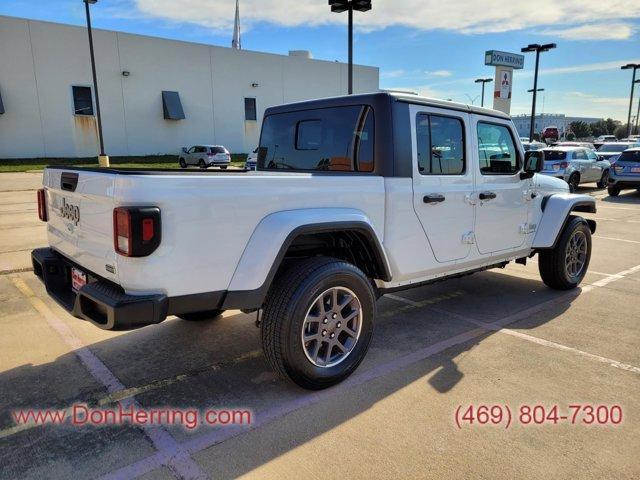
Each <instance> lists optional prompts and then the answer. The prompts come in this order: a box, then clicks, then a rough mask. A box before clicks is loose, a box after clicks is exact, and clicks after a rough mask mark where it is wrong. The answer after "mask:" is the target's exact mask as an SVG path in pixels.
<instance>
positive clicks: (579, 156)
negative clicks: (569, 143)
mask: <svg viewBox="0 0 640 480" xmlns="http://www.w3.org/2000/svg"><path fill="white" fill-rule="evenodd" d="M573 158H575V159H576V160H586V159H587V154H586V152H585V151H584V150H576V151H574V152H573Z"/></svg>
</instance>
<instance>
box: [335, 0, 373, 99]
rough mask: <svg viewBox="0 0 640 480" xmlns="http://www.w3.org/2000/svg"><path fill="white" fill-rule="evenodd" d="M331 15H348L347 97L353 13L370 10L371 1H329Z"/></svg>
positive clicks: (350, 80) (351, 70)
mask: <svg viewBox="0 0 640 480" xmlns="http://www.w3.org/2000/svg"><path fill="white" fill-rule="evenodd" d="M329 6H330V7H331V11H332V12H333V13H342V12H348V13H349V74H348V75H349V95H351V94H352V93H353V12H354V10H356V11H358V12H368V11H369V10H371V0H329Z"/></svg>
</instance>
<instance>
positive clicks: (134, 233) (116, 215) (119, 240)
mask: <svg viewBox="0 0 640 480" xmlns="http://www.w3.org/2000/svg"><path fill="white" fill-rule="evenodd" d="M161 227H162V225H161V223H160V209H159V208H158V207H118V208H114V209H113V247H114V248H115V250H116V252H117V253H119V254H120V255H124V256H125V257H146V256H147V255H151V253H153V252H154V251H155V249H156V248H158V246H159V245H160V240H161V236H162V230H161Z"/></svg>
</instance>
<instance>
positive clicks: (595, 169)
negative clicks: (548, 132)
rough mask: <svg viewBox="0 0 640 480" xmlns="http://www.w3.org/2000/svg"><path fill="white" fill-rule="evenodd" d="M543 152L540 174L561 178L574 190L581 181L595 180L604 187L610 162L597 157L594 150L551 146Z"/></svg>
mask: <svg viewBox="0 0 640 480" xmlns="http://www.w3.org/2000/svg"><path fill="white" fill-rule="evenodd" d="M542 151H543V152H544V159H545V161H544V169H543V170H542V172H540V173H542V174H544V175H550V176H552V177H556V178H561V179H562V180H564V181H565V182H567V183H568V184H569V188H570V189H571V191H572V192H574V191H575V190H576V189H577V188H578V185H580V184H581V183H589V182H596V183H597V185H598V188H606V187H607V183H608V181H609V169H610V168H611V164H610V163H609V162H608V161H607V160H602V159H600V158H599V157H598V155H597V154H596V152H595V151H593V150H591V149H590V148H583V147H551V148H545V149H543V150H542Z"/></svg>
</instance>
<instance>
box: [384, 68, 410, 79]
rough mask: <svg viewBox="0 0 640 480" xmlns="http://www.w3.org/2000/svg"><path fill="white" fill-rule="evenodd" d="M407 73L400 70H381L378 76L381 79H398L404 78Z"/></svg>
mask: <svg viewBox="0 0 640 480" xmlns="http://www.w3.org/2000/svg"><path fill="white" fill-rule="evenodd" d="M406 73H407V72H405V71H404V70H402V69H400V70H383V71H382V72H381V73H380V76H381V77H382V78H400V77H404V76H405V75H406Z"/></svg>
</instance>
